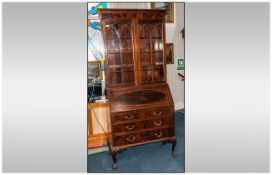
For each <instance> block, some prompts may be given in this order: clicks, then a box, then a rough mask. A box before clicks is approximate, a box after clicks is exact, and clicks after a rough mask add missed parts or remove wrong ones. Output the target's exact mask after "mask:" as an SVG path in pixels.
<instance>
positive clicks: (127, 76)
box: [123, 68, 134, 83]
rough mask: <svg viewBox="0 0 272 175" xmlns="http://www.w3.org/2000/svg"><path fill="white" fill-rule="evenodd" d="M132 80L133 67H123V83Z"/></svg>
mask: <svg viewBox="0 0 272 175" xmlns="http://www.w3.org/2000/svg"><path fill="white" fill-rule="evenodd" d="M133 82H134V71H133V69H127V68H123V83H133Z"/></svg>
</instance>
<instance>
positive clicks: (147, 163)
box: [88, 112, 184, 173]
mask: <svg viewBox="0 0 272 175" xmlns="http://www.w3.org/2000/svg"><path fill="white" fill-rule="evenodd" d="M175 116H176V136H177V147H176V150H177V156H176V157H172V156H171V147H172V144H166V145H162V144H161V142H158V143H152V144H147V145H141V146H137V147H132V148H129V149H128V150H127V151H124V152H122V153H120V154H117V164H118V168H117V169H114V170H113V169H112V159H111V156H110V155H108V152H102V153H98V154H92V155H89V156H88V173H183V172H184V114H183V113H182V112H176V113H175Z"/></svg>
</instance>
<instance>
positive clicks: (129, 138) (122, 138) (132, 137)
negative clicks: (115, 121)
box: [113, 133, 144, 146]
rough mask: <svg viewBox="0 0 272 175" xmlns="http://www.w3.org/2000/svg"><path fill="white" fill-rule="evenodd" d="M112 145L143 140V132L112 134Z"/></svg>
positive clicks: (128, 143) (122, 144)
mask: <svg viewBox="0 0 272 175" xmlns="http://www.w3.org/2000/svg"><path fill="white" fill-rule="evenodd" d="M113 140H114V146H124V145H130V144H135V143H139V142H143V141H144V134H143V133H133V134H124V135H119V136H113Z"/></svg>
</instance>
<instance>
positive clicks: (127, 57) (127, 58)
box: [122, 53, 133, 67]
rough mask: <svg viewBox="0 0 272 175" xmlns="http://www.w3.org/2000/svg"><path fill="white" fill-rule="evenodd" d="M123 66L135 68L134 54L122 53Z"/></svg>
mask: <svg viewBox="0 0 272 175" xmlns="http://www.w3.org/2000/svg"><path fill="white" fill-rule="evenodd" d="M122 65H123V66H130V67H133V53H122Z"/></svg>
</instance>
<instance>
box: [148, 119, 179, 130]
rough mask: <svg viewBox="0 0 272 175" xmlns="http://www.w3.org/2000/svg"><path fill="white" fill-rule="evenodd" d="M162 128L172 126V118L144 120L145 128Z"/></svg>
mask: <svg viewBox="0 0 272 175" xmlns="http://www.w3.org/2000/svg"><path fill="white" fill-rule="evenodd" d="M163 126H174V117H173V116H169V117H157V118H155V119H154V118H153V119H149V120H146V124H145V127H146V128H160V127H163Z"/></svg>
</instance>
